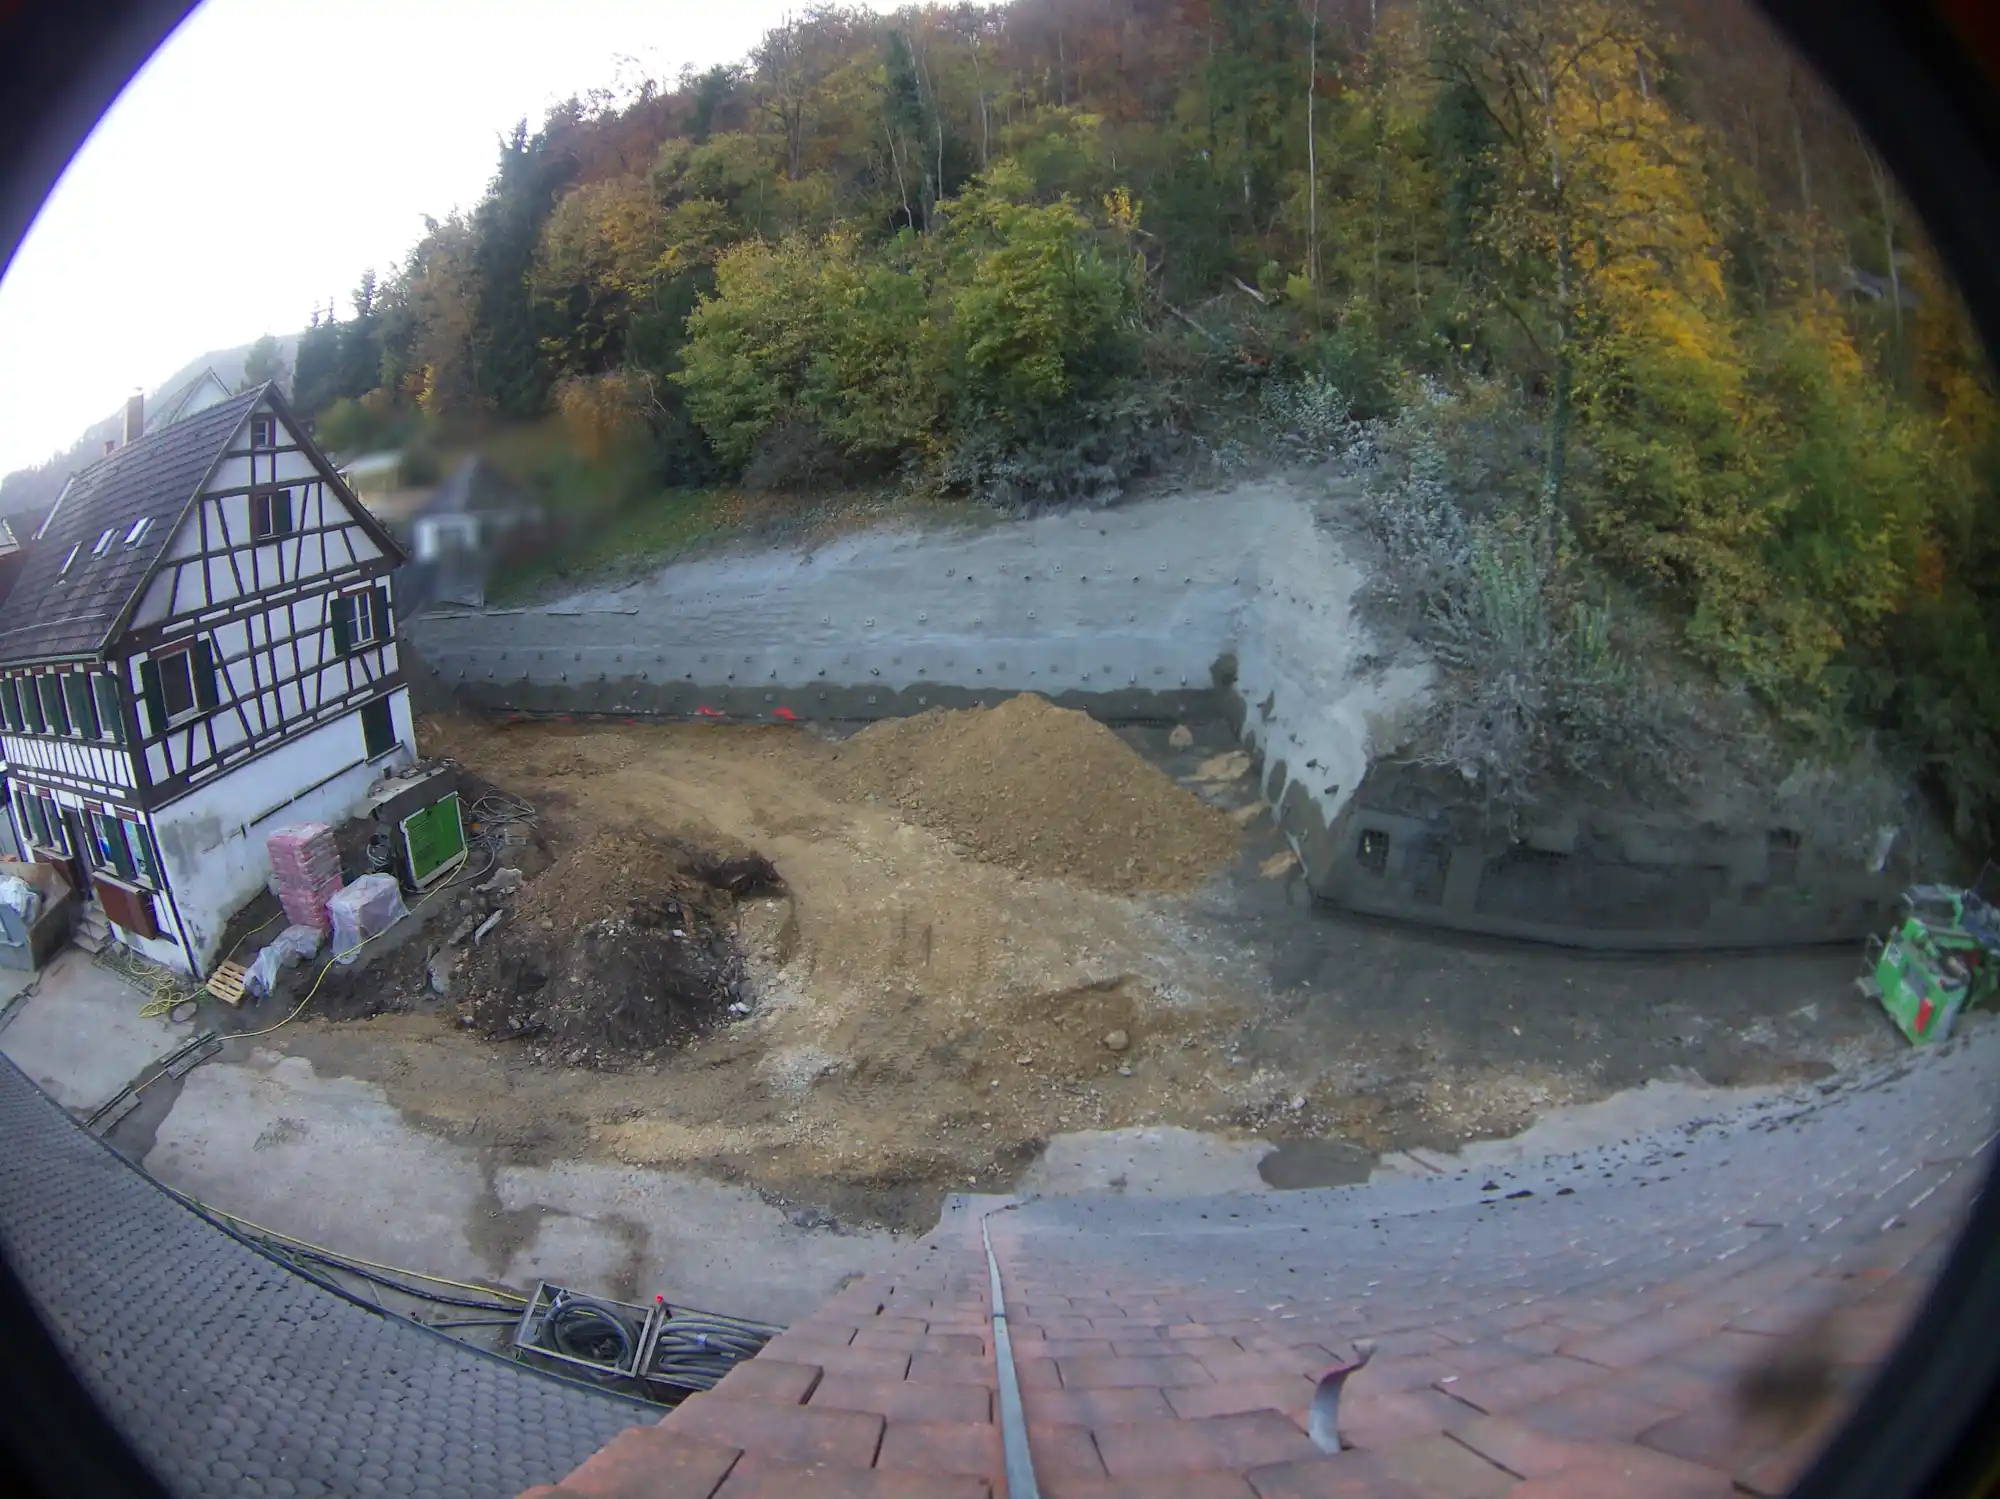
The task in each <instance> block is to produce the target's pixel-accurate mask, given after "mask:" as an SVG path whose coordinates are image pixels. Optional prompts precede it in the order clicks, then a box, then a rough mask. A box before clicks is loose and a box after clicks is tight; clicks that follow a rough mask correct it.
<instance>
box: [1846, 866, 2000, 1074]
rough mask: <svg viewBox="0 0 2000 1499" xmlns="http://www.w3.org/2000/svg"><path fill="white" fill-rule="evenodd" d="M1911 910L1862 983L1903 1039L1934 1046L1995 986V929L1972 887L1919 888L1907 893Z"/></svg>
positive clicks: (1998, 949) (1999, 958)
mask: <svg viewBox="0 0 2000 1499" xmlns="http://www.w3.org/2000/svg"><path fill="white" fill-rule="evenodd" d="M1903 903H1904V905H1905V906H1906V907H1907V908H1908V912H1909V914H1908V915H1906V916H1905V917H1904V918H1903V920H1902V921H1901V922H1900V923H1899V924H1898V925H1897V927H1896V929H1895V930H1894V931H1893V932H1891V933H1890V934H1889V937H1888V939H1887V940H1886V941H1882V942H1880V945H1879V951H1873V949H1874V947H1875V939H1871V951H1873V957H1874V967H1873V968H1872V969H1871V970H1870V971H1869V972H1868V974H1866V975H1865V976H1864V977H1863V978H1862V979H1861V980H1860V984H1861V989H1862V991H1863V992H1864V993H1866V994H1868V995H1870V996H1871V997H1872V998H1874V999H1877V1000H1879V1001H1880V1002H1881V1005H1882V1008H1883V1009H1884V1010H1886V1011H1887V1012H1888V1014H1889V1018H1890V1019H1891V1020H1893V1021H1894V1022H1895V1023H1896V1028H1897V1029H1898V1030H1900V1031H1901V1032H1902V1033H1903V1035H1904V1037H1905V1038H1906V1039H1908V1040H1909V1041H1910V1043H1911V1044H1912V1045H1916V1046H1931V1045H1935V1044H1936V1043H1938V1042H1940V1041H1943V1040H1946V1039H1947V1038H1949V1037H1950V1035H1951V1032H1952V1027H1953V1026H1954V1025H1956V1024H1957V1022H1958V1016H1959V1012H1960V1011H1962V1010H1964V1009H1965V1008H1966V1007H1967V1006H1969V1005H1977V1004H1982V1003H1985V1002H1986V1001H1988V1000H1990V999H1991V998H1992V997H1993V995H1994V993H1995V991H1996V989H2000V929H1996V923H1995V920H1994V911H1993V908H1992V906H1991V905H1989V904H1988V903H1987V902H1986V901H1985V900H1984V899H1983V898H1982V897H1981V896H1980V895H1978V894H1977V893H1976V891H1974V890H1961V889H1957V888H1954V887H1952V886H1948V885H1916V886H1913V887H1911V888H1910V889H1909V890H1908V891H1906V892H1904V895H1903Z"/></svg>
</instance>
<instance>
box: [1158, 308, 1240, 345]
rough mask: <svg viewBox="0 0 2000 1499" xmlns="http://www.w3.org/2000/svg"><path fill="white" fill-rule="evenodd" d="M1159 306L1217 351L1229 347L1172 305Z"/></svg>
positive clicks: (1226, 342)
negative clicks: (1212, 345)
mask: <svg viewBox="0 0 2000 1499" xmlns="http://www.w3.org/2000/svg"><path fill="white" fill-rule="evenodd" d="M1160 305H1161V306H1162V307H1164V308H1166V309H1167V311H1169V312H1171V313H1172V314H1173V315H1174V316H1175V317H1177V318H1179V319H1180V320H1181V321H1182V322H1184V323H1186V324H1187V325H1188V326H1189V327H1190V328H1192V329H1194V331H1195V332H1197V333H1199V334H1200V335H1201V336H1202V337H1203V338H1205V339H1207V340H1208V341H1209V342H1210V343H1212V344H1214V345H1215V346H1216V347H1217V348H1218V349H1226V348H1228V347H1229V344H1228V341H1227V340H1226V339H1222V338H1218V337H1217V336H1216V335H1215V334H1213V333H1211V332H1209V331H1208V329H1206V328H1204V327H1202V325H1201V324H1200V323H1197V322H1196V321H1195V320H1194V319H1193V318H1191V317H1189V316H1188V315H1187V314H1186V313H1185V312H1182V311H1181V310H1180V308H1178V307H1176V306H1174V304H1173V303H1171V302H1162V303H1161V304H1160Z"/></svg>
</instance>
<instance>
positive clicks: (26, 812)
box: [19, 791, 49, 848]
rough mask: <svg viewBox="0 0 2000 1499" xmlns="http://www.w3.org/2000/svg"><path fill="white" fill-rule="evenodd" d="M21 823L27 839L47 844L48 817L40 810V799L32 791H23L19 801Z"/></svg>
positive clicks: (46, 845) (45, 846)
mask: <svg viewBox="0 0 2000 1499" xmlns="http://www.w3.org/2000/svg"><path fill="white" fill-rule="evenodd" d="M19 808H20V813H21V825H22V826H23V827H24V828H26V829H27V832H28V841H29V842H30V843H39V844H41V845H42V847H44V848H47V847H48V846H49V819H48V816H47V815H46V814H45V813H44V812H43V811H42V799H41V798H40V797H39V796H36V795H34V794H33V793H32V792H28V791H23V792H22V793H21V800H20V802H19Z"/></svg>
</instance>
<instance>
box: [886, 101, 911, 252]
mask: <svg viewBox="0 0 2000 1499" xmlns="http://www.w3.org/2000/svg"><path fill="white" fill-rule="evenodd" d="M882 133H883V134H884V135H885V136H887V137H888V138H889V164H890V165H891V166H893V167H894V168H895V169H896V191H897V192H898V193H899V194H901V195H902V199H903V222H904V223H906V224H908V225H909V226H910V227H911V228H912V229H914V228H916V227H917V216H916V215H915V214H913V213H911V212H910V185H909V183H907V182H905V181H904V180H903V157H902V153H901V152H899V151H898V150H897V149H896V132H895V131H894V130H892V129H891V128H890V127H889V126H887V125H884V126H883V127H882Z"/></svg>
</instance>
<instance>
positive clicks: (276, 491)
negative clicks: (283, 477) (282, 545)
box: [250, 484, 296, 541]
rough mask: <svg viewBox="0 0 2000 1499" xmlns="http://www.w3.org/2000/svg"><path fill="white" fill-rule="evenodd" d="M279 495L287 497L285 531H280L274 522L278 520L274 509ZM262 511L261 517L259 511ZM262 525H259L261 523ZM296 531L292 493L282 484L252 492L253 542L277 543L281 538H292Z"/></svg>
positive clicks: (251, 530) (251, 534) (251, 532)
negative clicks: (293, 518) (293, 520)
mask: <svg viewBox="0 0 2000 1499" xmlns="http://www.w3.org/2000/svg"><path fill="white" fill-rule="evenodd" d="M279 495H283V496H284V497H285V529H284V530H282V531H280V530H279V529H277V527H276V526H275V525H273V524H272V522H273V521H274V520H275V519H276V516H275V514H274V508H275V505H276V502H277V498H278V496H279ZM260 508H261V509H262V511H263V514H262V516H261V517H260V516H259V515H258V510H259V509H260ZM260 520H261V521H262V524H261V525H260V524H259V521H260ZM294 529H296V528H295V527H294V526H293V525H292V492H291V490H290V489H288V488H287V487H285V486H284V485H282V484H274V485H272V486H270V487H269V488H267V489H253V490H252V491H251V492H250V539H251V540H252V541H276V540H277V539H278V538H279V537H281V536H290V535H291V534H292V532H293V530H294Z"/></svg>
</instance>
